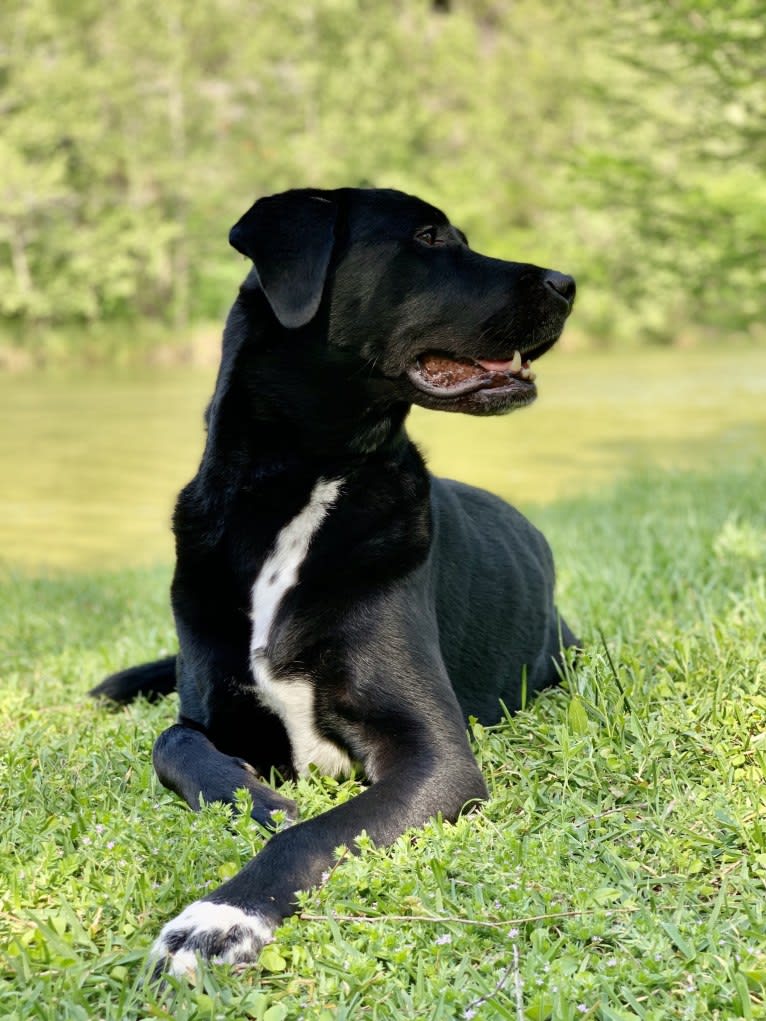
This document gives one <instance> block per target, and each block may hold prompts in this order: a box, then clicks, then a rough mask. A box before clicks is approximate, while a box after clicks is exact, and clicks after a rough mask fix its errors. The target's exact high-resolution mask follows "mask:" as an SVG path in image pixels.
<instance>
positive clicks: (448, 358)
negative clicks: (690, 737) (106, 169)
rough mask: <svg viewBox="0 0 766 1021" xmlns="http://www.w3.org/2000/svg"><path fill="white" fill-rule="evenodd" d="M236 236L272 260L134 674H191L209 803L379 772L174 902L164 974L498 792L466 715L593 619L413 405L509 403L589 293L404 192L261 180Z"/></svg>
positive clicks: (198, 772)
mask: <svg viewBox="0 0 766 1021" xmlns="http://www.w3.org/2000/svg"><path fill="white" fill-rule="evenodd" d="M230 240H231V243H232V244H233V245H234V247H235V248H236V249H238V251H240V252H242V253H243V254H245V255H247V256H249V257H250V258H251V259H252V261H253V264H254V268H253V270H252V271H251V272H250V274H249V276H248V277H247V279H246V280H245V282H244V284H243V285H242V288H241V289H240V293H239V297H238V298H237V300H236V302H235V304H234V307H233V308H232V310H231V313H230V315H229V318H228V322H227V325H226V330H225V333H224V339H223V359H222V364H221V369H220V373H219V376H218V382H217V384H216V388H215V393H214V395H213V399H212V402H211V404H210V407H209V409H208V412H207V424H208V436H207V445H206V448H205V453H204V456H203V458H202V463H201V465H200V468H199V471H198V473H197V475H196V477H195V478H194V479H193V481H192V482H190V483H189V485H188V486H187V487H186V488H185V489H184V490H183V491H182V492H181V495H180V497H179V500H178V505H177V507H176V512H175V517H174V530H175V536H176V545H177V554H178V559H177V567H176V572H175V577H174V580H173V586H172V602H173V611H174V614H175V619H176V624H177V629H178V638H179V645H180V651H179V654H178V657H177V658H176V660H175V666H174V660H173V659H172V658H171V659H168V660H162V661H160V662H159V663H154V664H149V665H148V666H145V667H137V668H135V669H133V670H128V671H125V672H124V673H122V674H119V675H116V676H115V677H112V678H109V679H108V680H107V681H105V682H103V684H101V685H100V686H99V687H98V688H96V689H95V691H94V694H100V695H105V696H107V697H110V698H113V699H115V700H117V701H127V700H129V699H130V698H132V697H134V696H135V695H137V694H144V695H152V694H156V693H162V692H168V691H170V690H172V688H173V687H174V686H176V685H177V687H178V692H179V696H180V715H179V720H178V723H177V724H176V725H175V726H172V727H170V729H169V730H166V731H165V733H164V734H162V735H161V737H160V738H159V739H158V741H157V743H156V745H155V748H154V763H155V767H156V770H157V773H158V775H159V777H160V780H161V781H162V783H163V784H165V786H167V787H170V788H171V789H172V790H174V791H176V792H177V793H178V794H180V795H181V797H183V798H184V799H185V800H186V801H187V802H188V803H189V805H190V806H191V807H192V808H193V809H197V808H199V806H200V802H201V801H205V802H207V801H225V802H231V801H232V799H233V795H234V792H235V791H236V790H237V789H238V788H241V787H245V788H247V789H248V790H249V791H250V793H251V794H252V799H253V816H254V817H255V818H256V819H258V820H260V821H261V822H264V823H269V821H270V820H271V821H272V822H273V820H272V818H271V817H272V812H273V811H274V810H275V809H282V810H284V811H285V812H286V813H287V815H288V816H289V817H292V816H293V815H294V805H293V803H292V802H290V801H288V800H287V799H285V798H283V797H281V796H280V795H279V794H277V793H275V792H274V791H273V790H271V789H270V788H269V787H267V786H266V785H265V784H263V783H261V782H260V781H259V780H258V779H257V776H258V775H261V776H263V775H268V774H269V770H270V769H271V768H272V767H274V766H276V767H277V768H278V769H279V770H281V771H282V772H283V773H284V774H287V775H290V774H295V773H302V772H304V771H305V770H306V769H307V768H308V766H309V764H310V763H314V764H316V765H317V766H318V767H319V768H320V769H322V770H324V771H328V772H330V773H333V774H340V773H343V772H345V771H346V770H347V769H348V767H349V766H350V764H351V763H352V762H357V763H359V764H360V765H361V767H362V768H363V770H364V774H365V775H366V777H367V778H368V780H369V784H370V786H369V788H368V789H367V790H366V791H365V792H364V793H363V794H361V795H360V796H359V797H357V798H355V799H354V800H353V801H350V802H348V803H346V804H342V805H339V806H337V807H336V808H334V809H332V810H331V811H329V812H326V813H324V814H323V815H321V816H319V817H318V818H316V819H312V820H310V821H308V822H302V823H300V824H298V825H295V826H292V827H290V828H288V829H284V830H282V831H281V832H278V833H277V834H276V835H275V836H273V837H272V839H271V840H270V841H269V842H268V844H267V845H266V846H265V847H264V849H263V850H262V851H261V852H260V853H259V854H258V855H257V856H256V857H255V858H254V859H253V860H252V861H250V862H249V863H248V864H247V865H246V866H245V867H244V868H243V869H242V871H241V872H240V873H239V874H238V875H236V876H235V877H234V878H233V879H231V880H229V881H228V882H227V883H225V884H224V885H223V886H221V887H220V888H219V889H217V890H215V891H214V892H213V893H211V894H209V895H207V896H206V897H204V898H203V899H202V900H199V901H196V902H195V903H193V904H192V905H191V906H190V907H188V908H186V910H185V911H183V912H182V913H181V914H180V915H179V916H178V917H177V918H175V919H174V920H173V921H171V922H169V923H168V924H167V925H166V926H165V927H164V929H163V930H162V932H161V934H160V936H159V939H158V940H157V942H156V944H155V947H154V953H155V954H156V955H157V956H158V958H159V964H158V969H159V970H161V969H163V968H166V969H168V970H170V971H171V972H173V973H176V974H178V973H183V972H185V971H188V970H190V969H192V968H193V967H194V964H195V955H196V954H200V955H202V956H203V957H207V958H211V959H213V960H214V961H225V962H241V961H251V960H253V959H254V958H255V957H256V956H257V954H258V952H259V950H260V949H261V947H262V946H263V945H264V944H265V943H267V942H268V941H269V940H270V939H271V937H272V934H273V932H274V929H275V928H276V926H277V925H279V922H280V920H281V919H282V918H284V917H285V916H286V915H288V914H289V913H290V912H291V911H292V910H294V906H295V895H296V891H298V890H304V889H306V888H307V887H311V886H312V885H315V884H316V883H317V882H318V881H319V879H320V877H321V875H322V872H323V870H325V869H327V868H328V866H329V865H330V864H331V863H332V861H333V855H334V851H335V848H337V847H338V846H339V845H341V844H345V845H346V846H348V847H349V848H353V846H354V841H355V838H356V837H357V836H358V835H359V834H360V833H361V832H362V831H363V830H365V831H366V832H367V833H368V834H369V836H370V837H371V838H372V839H373V840H374V841H375V842H376V843H378V844H386V843H389V842H390V841H393V840H394V839H395V838H396V837H397V836H399V835H400V834H401V833H402V832H403V831H404V830H406V829H407V828H408V827H412V826H420V825H421V824H423V823H424V822H425V821H426V820H427V819H428V818H430V817H432V816H433V815H435V814H436V813H438V812H441V813H442V815H443V816H444V818H446V819H455V818H456V816H457V815H458V814H459V813H460V811H461V810H462V809H463V807H464V806H466V805H467V804H468V803H470V802H475V801H477V800H480V799H482V798H484V797H485V796H486V788H485V786H484V781H483V780H482V777H481V774H480V772H479V769H478V767H477V765H476V762H475V760H474V757H473V755H472V753H471V749H470V747H469V744H468V740H467V737H466V718H467V717H468V715H469V714H470V715H473V716H476V717H478V718H479V719H480V720H482V721H485V722H487V723H493V722H496V721H497V720H498V719H499V718H500V712H501V709H500V701H501V700H502V701H503V702H504V703H505V705H506V706H507V707H508V708H509V709H511V710H514V709H517V708H518V707H519V705H520V703H521V699H522V689H523V686H524V685H526V691H527V692H528V693H530V694H531V693H532V692H534V691H537V690H539V689H540V688H542V687H544V686H545V685H549V684H552V683H555V681H556V680H557V661H558V660H559V658H560V655H561V649H562V647H566V646H571V645H574V644H575V638H574V636H573V634H572V632H571V631H570V630H569V628H568V627H567V626H566V624H565V623H564V621H563V620H562V619H561V618H560V617H559V615H558V614H557V612H556V609H555V607H554V603H553V581H554V578H553V561H552V558H551V554H550V550H549V548H548V545H547V544H546V542H545V539H544V538H543V536H542V535H541V534H540V533H539V532H538V531H537V530H536V529H535V528H533V527H532V525H530V524H529V522H527V521H526V520H525V519H524V518H523V517H522V516H521V515H520V514H519V513H518V512H517V511H515V510H513V509H512V508H511V507H508V506H507V505H506V504H504V503H503V502H502V501H501V500H499V499H497V498H496V497H494V496H491V495H490V494H488V493H485V492H482V491H480V490H477V489H472V488H470V487H468V486H464V485H460V484H458V483H456V482H448V481H444V480H441V479H435V478H432V477H431V476H430V475H429V474H428V472H427V471H426V468H425V466H424V464H423V460H422V458H421V457H420V454H419V453H418V451H417V450H416V448H415V447H414V446H413V444H412V443H411V442H410V441H409V439H408V437H407V434H406V432H405V429H404V421H405V418H406V417H407V413H408V411H409V409H410V406H411V405H412V404H413V403H416V404H421V405H423V406H425V407H427V408H435V409H440V410H443V411H463V412H468V413H469V414H474V415H491V414H498V413H501V412H507V411H511V410H512V409H513V408H517V407H523V406H524V405H526V404H529V403H530V402H531V401H532V400H534V398H535V395H536V390H535V384H534V373H533V372H532V370H531V369H530V367H529V363H530V362H531V361H533V360H535V359H537V358H539V357H540V355H542V354H543V353H544V352H545V351H547V350H548V348H549V347H551V345H552V344H554V343H555V341H556V340H557V338H558V336H559V334H560V332H561V329H562V327H563V325H564V321H565V319H566V317H567V315H568V314H569V312H570V310H571V307H572V301H573V299H574V292H575V285H574V281H573V280H572V279H571V278H570V277H567V276H564V275H563V274H561V273H556V272H553V271H550V270H544V269H539V268H538V267H536V266H530V265H525V264H519V263H511V262H502V261H499V260H497V259H490V258H486V257H485V256H482V255H478V254H477V253H475V252H473V251H471V249H470V248H469V247H468V243H467V241H466V238H465V237H464V235H463V234H462V233H461V232H460V231H459V230H457V229H456V228H455V227H453V226H451V225H450V223H449V221H448V220H447V218H446V217H445V216H444V214H443V213H441V212H440V211H439V210H438V209H435V208H434V207H433V206H430V205H427V204H426V203H424V202H422V201H420V200H419V199H416V198H413V197H411V196H408V195H403V194H401V193H399V192H395V191H376V190H353V189H341V190H338V191H314V190H305V191H291V192H287V193H286V194H283V195H275V196H273V197H271V198H265V199H261V200H260V201H259V202H256V204H255V205H254V206H253V207H252V209H250V211H249V212H248V213H246V214H245V216H244V217H243V218H242V219H241V220H240V221H239V223H238V224H237V225H236V226H235V227H234V228H233V230H232V232H231V236H230Z"/></svg>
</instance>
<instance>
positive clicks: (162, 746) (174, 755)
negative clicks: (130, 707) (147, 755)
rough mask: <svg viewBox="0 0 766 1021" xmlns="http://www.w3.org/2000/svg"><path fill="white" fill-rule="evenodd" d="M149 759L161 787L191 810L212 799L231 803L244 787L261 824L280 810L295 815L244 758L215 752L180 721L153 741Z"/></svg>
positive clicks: (196, 731)
mask: <svg viewBox="0 0 766 1021" xmlns="http://www.w3.org/2000/svg"><path fill="white" fill-rule="evenodd" d="M152 758H153V761H154V769H155V772H156V773H157V776H158V777H159V780H160V782H161V783H162V784H163V786H165V787H167V788H169V789H170V790H171V791H175V793H176V794H179V795H180V796H181V797H182V798H183V799H184V801H185V802H186V803H187V805H189V807H190V808H192V809H193V810H194V811H195V812H197V811H199V809H200V807H201V804H203V803H204V804H208V803H210V802H212V801H222V802H223V803H224V804H233V803H234V799H235V794H236V791H237V790H239V789H240V788H243V787H244V788H245V789H246V790H248V791H249V792H250V795H251V797H252V800H253V808H252V812H251V815H252V817H253V819H255V820H256V821H257V822H260V823H262V824H263V825H264V826H271V825H273V817H272V814H273V813H274V812H277V811H281V812H284V813H285V815H286V816H287V818H288V819H295V817H296V816H297V814H298V812H297V807H296V805H295V802H294V801H291V800H290V799H289V798H285V797H284V796H283V795H281V794H278V793H277V792H276V791H273V790H272V789H271V788H270V787H267V786H266V784H265V783H262V782H261V781H260V780H259V779H258V776H257V774H256V772H255V770H254V769H253V767H252V766H251V765H250V764H249V763H248V762H246V761H245V760H244V759H242V758H240V757H239V756H236V755H225V754H224V753H223V752H221V751H219V750H218V748H216V747H215V745H214V744H213V742H212V741H211V740H210V739H209V738H208V737H207V736H206V735H205V734H204V733H202V732H201V731H200V730H199V729H197V728H194V727H189V726H185V725H184V724H182V723H176V724H174V725H173V726H172V727H168V729H167V730H165V731H163V732H162V734H160V736H159V737H158V738H157V740H156V741H155V743H154V751H153V753H152Z"/></svg>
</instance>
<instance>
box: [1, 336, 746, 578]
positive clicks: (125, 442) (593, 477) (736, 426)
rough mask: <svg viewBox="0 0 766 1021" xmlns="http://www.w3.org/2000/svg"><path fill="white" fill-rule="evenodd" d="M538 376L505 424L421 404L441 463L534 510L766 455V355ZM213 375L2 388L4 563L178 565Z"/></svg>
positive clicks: (660, 358)
mask: <svg viewBox="0 0 766 1021" xmlns="http://www.w3.org/2000/svg"><path fill="white" fill-rule="evenodd" d="M538 369H539V373H538V383H539V390H540V398H539V400H538V402H537V403H536V404H535V405H534V406H533V407H532V408H530V409H527V410H525V411H523V412H519V413H516V414H513V415H510V416H507V417H505V418H500V419H468V418H466V417H465V416H462V415H447V414H436V413H433V412H425V411H420V410H418V409H416V410H415V411H414V412H413V415H412V419H411V433H412V435H413V437H414V438H415V439H416V440H417V441H418V443H419V444H420V446H421V449H423V451H424V452H425V453H426V455H427V456H428V459H429V462H430V465H431V468H432V469H433V470H434V471H435V472H437V473H438V474H442V475H449V476H452V477H455V478H461V479H465V480H466V481H469V482H473V483H475V484H477V485H482V486H486V487H487V488H489V489H493V490H494V491H496V492H498V493H500V494H501V495H502V496H504V497H506V498H507V499H510V500H512V501H513V502H514V503H516V504H517V505H519V506H521V507H523V508H529V507H531V506H532V505H534V504H536V503H541V502H549V501H552V500H556V499H559V498H563V497H567V496H573V495H576V494H578V493H583V492H588V493H592V492H594V491H598V490H599V489H600V488H603V487H605V486H608V485H609V484H610V483H611V482H612V481H616V480H617V479H619V478H621V477H623V476H625V475H626V474H629V473H631V472H635V471H638V470H641V469H642V468H644V467H647V466H650V465H657V464H659V465H662V466H665V467H668V468H692V469H697V470H711V471H712V470H715V466H716V465H724V464H726V465H731V464H738V463H742V464H747V463H748V462H751V461H755V460H756V459H758V458H759V457H763V455H764V454H766V351H762V350H755V349H746V350H738V351H736V352H735V353H734V354H732V353H731V352H730V351H726V350H724V349H723V348H720V349H717V350H709V349H705V350H692V351H678V350H673V351H669V350H649V351H647V350H644V351H643V352H640V351H639V352H636V351H632V352H626V353H619V354H615V353H608V354H593V353H581V354H574V353H571V352H564V351H560V352H553V353H551V354H550V355H548V356H547V357H546V359H545V360H544V361H543V362H541V363H540V365H539V366H538ZM213 380H214V374H213V373H212V372H211V371H209V370H204V371H203V370H195V369H190V368H176V369H162V370H159V369H155V370H151V371H149V370H147V371H144V372H141V373H134V374H124V373H119V374H118V373H116V372H111V373H106V372H98V373H96V372H93V373H89V374H87V375H83V374H80V375H78V376H55V375H20V376H4V377H0V480H2V484H1V486H0V557H2V559H3V560H4V561H5V562H6V563H7V564H9V565H10V566H11V567H12V568H21V569H23V570H25V571H28V570H50V569H59V568H66V569H106V570H108V569H109V568H111V567H118V566H119V567H124V566H129V565H145V564H151V563H156V562H160V561H164V562H167V561H169V560H170V559H171V557H172V541H171V536H170V530H169V521H170V514H171V511H172V506H173V501H174V498H175V494H176V492H177V491H178V489H179V488H180V486H181V485H183V483H184V482H186V481H187V480H188V479H189V478H190V477H191V476H192V474H193V473H194V471H195V469H196V465H197V463H198V460H199V456H200V453H201V451H202V444H203V429H202V414H203V411H204V407H205V404H206V402H207V399H208V397H209V394H210V391H211V389H212V385H213ZM732 498H733V501H736V494H732Z"/></svg>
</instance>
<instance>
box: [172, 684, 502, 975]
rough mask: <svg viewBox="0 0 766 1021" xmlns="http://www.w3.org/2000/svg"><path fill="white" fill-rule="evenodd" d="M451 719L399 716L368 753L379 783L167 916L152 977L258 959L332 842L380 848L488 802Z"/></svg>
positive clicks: (317, 873)
mask: <svg viewBox="0 0 766 1021" xmlns="http://www.w3.org/2000/svg"><path fill="white" fill-rule="evenodd" d="M450 694H451V693H450ZM449 715H450V716H451V717H453V726H452V727H451V733H448V732H446V731H445V728H444V727H443V726H441V727H439V728H437V729H438V733H434V727H433V721H432V720H427V719H424V718H422V717H421V718H419V719H412V718H410V719H406V718H404V714H403V713H401V712H399V713H397V719H396V721H395V725H396V727H397V733H398V734H399V735H400V738H399V739H397V740H393V739H392V738H391V732H390V731H389V733H388V735H387V737H386V739H385V740H383V739H381V740H380V741H379V743H378V747H377V749H376V753H377V754H375V755H374V758H375V759H376V760H377V764H378V768H379V769H380V771H381V772H382V775H381V776H380V778H379V779H378V780H377V782H375V783H373V784H372V786H371V787H369V788H368V789H367V790H366V791H365V792H364V793H363V794H361V795H359V796H358V797H357V798H354V799H353V800H352V801H349V802H346V803H345V804H343V805H339V806H337V807H336V808H333V809H331V810H330V811H329V812H325V813H324V814H323V815H320V816H318V817H317V818H315V819H311V820H309V821H307V822H303V823H300V824H298V825H296V826H293V827H292V828H290V829H288V830H284V831H282V832H280V833H277V834H276V835H275V836H274V837H272V838H271V840H270V841H269V843H268V844H267V845H266V846H265V847H264V849H263V850H262V851H261V852H260V853H259V854H258V855H256V857H255V858H253V859H252V860H251V861H250V862H249V863H248V864H247V865H246V866H245V867H244V868H243V869H242V871H241V872H239V873H238V874H237V875H236V876H235V877H234V878H233V879H231V880H229V881H228V882H227V883H225V884H224V885H223V886H221V887H220V888H219V889H217V890H215V891H214V892H213V893H211V894H209V895H208V896H207V897H205V898H203V899H202V900H198V901H195V902H194V903H193V904H191V905H190V906H189V907H187V908H186V909H185V910H184V911H182V912H181V914H180V915H178V917H177V918H175V919H173V920H172V921H171V922H169V923H168V924H167V925H166V926H165V927H164V928H163V930H162V932H161V933H160V936H159V938H158V939H157V941H156V943H155V944H154V947H153V951H152V952H153V955H154V956H155V958H157V967H156V972H155V973H156V974H160V973H161V972H163V971H169V972H170V973H172V974H176V975H180V974H185V973H192V972H193V970H194V968H195V966H196V956H197V955H199V956H201V957H205V958H209V959H211V960H213V961H216V962H225V963H230V964H234V963H241V962H248V961H253V960H255V959H256V958H257V956H258V953H259V951H260V950H261V948H262V947H263V946H264V945H265V944H266V943H268V942H269V941H270V940H271V939H272V935H273V932H274V930H275V929H276V927H277V926H278V925H279V923H280V922H281V920H282V919H283V918H285V917H286V916H287V915H289V914H291V913H292V912H293V911H294V910H295V906H296V893H297V892H298V891H300V890H306V889H308V888H310V887H312V886H315V885H317V884H318V883H319V882H320V881H321V877H322V873H323V872H324V871H325V870H327V869H329V868H330V867H331V866H332V864H333V862H334V855H335V849H336V848H337V847H338V846H340V845H345V846H346V847H348V848H349V849H350V850H352V851H353V850H354V841H355V839H356V837H358V836H359V834H361V833H362V832H363V831H365V832H366V833H367V834H368V835H369V836H370V837H371V838H372V839H373V840H374V841H375V843H376V844H379V845H385V844H388V843H391V841H393V840H395V839H396V838H397V837H398V836H400V835H401V834H402V833H403V832H404V831H405V830H407V829H409V828H410V827H414V826H421V825H423V823H424V822H425V821H426V820H428V819H429V818H431V817H433V816H434V815H436V814H437V813H441V814H442V815H443V816H444V818H445V819H448V820H454V819H455V818H456V817H457V816H458V815H459V814H460V811H461V810H462V809H463V807H464V806H466V805H467V804H469V803H471V802H475V801H477V800H481V799H483V798H485V797H486V787H485V785H484V781H483V779H482V776H481V773H480V772H479V769H478V766H477V765H476V762H475V760H474V758H473V756H472V754H471V751H470V748H469V746H468V742H467V738H466V734H465V730H464V728H463V722H462V719H460V717H459V714H457V716H455V714H453V713H450V714H449ZM392 722H394V721H392ZM441 723H442V724H443V723H444V721H443V720H442V721H441ZM401 735H406V737H404V738H402V737H401Z"/></svg>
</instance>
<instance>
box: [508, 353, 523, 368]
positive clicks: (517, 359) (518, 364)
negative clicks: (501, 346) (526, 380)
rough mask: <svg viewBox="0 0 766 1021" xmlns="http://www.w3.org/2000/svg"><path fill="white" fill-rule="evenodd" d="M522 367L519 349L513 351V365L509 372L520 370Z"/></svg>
mask: <svg viewBox="0 0 766 1021" xmlns="http://www.w3.org/2000/svg"><path fill="white" fill-rule="evenodd" d="M520 368H521V355H520V354H519V352H518V351H514V352H513V358H512V359H511V367H510V369H509V370H508V371H509V372H518V371H519V369H520Z"/></svg>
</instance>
